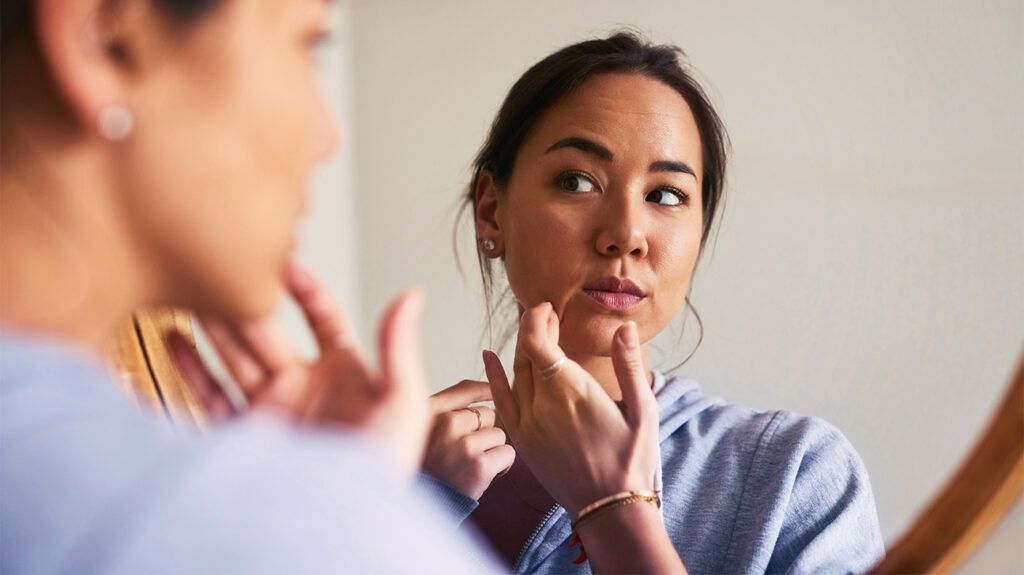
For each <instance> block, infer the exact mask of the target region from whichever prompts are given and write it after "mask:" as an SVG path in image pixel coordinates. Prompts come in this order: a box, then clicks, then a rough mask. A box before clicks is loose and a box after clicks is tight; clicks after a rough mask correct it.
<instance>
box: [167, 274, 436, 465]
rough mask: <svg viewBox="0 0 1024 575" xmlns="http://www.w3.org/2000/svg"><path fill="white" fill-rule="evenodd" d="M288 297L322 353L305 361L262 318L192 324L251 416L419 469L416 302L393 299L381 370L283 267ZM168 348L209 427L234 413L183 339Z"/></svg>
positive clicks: (383, 329)
mask: <svg viewBox="0 0 1024 575" xmlns="http://www.w3.org/2000/svg"><path fill="white" fill-rule="evenodd" d="M286 285H287V288H288V291H289V293H290V294H291V296H292V297H293V298H294V299H295V301H296V302H297V303H298V305H299V307H300V308H301V309H302V312H303V314H304V316H305V318H306V321H307V322H308V324H309V326H310V329H311V330H312V331H313V334H314V335H315V337H316V340H317V344H318V346H319V349H320V356H319V357H318V358H316V359H315V360H314V361H312V362H310V361H308V360H306V359H305V358H303V357H302V356H301V355H300V354H299V352H298V349H297V348H296V347H295V345H294V344H293V343H292V342H291V341H290V340H289V339H288V338H287V337H286V335H285V334H284V331H283V330H282V329H281V327H280V326H279V325H277V324H276V323H274V322H273V321H272V320H271V319H270V318H265V319H261V320H256V321H246V322H237V323H230V322H225V321H223V320H220V319H215V318H210V317H204V318H200V322H201V324H202V325H203V328H204V329H205V330H206V333H207V334H208V335H209V338H210V341H211V342H212V344H213V346H214V348H215V349H216V350H217V353H218V354H219V355H220V357H221V358H222V359H223V361H224V364H225V366H226V367H227V369H228V371H229V372H230V373H231V376H232V378H233V379H234V380H235V382H236V383H237V384H238V387H239V388H240V389H241V391H242V392H243V393H244V394H245V397H246V399H247V400H248V404H249V407H248V411H249V412H264V413H271V414H274V415H276V416H281V417H284V418H286V419H288V420H290V421H292V422H294V423H296V424H299V425H310V426H317V427H340V428H344V429H348V430H355V431H360V432H365V433H366V434H367V435H369V436H370V437H371V438H373V439H375V440H377V441H379V442H381V443H383V444H384V445H385V446H386V447H387V448H388V451H389V455H390V456H392V457H393V458H394V459H395V460H396V461H397V463H398V464H399V466H400V468H401V469H402V470H403V472H405V473H406V474H407V475H408V476H411V475H412V474H413V473H414V472H415V471H416V470H417V469H419V467H420V462H421V461H422V458H423V451H424V447H425V442H426V435H427V431H428V425H429V416H430V414H429V412H428V410H427V406H426V403H425V402H424V397H425V396H426V376H425V373H424V369H423V359H422V353H421V344H420V336H419V322H420V316H421V313H422V311H423V296H422V294H421V293H420V292H419V291H417V290H409V291H406V292H404V293H402V294H400V295H399V296H398V297H396V298H395V299H394V301H393V302H392V303H391V305H390V306H389V307H388V310H387V311H386V312H385V314H384V317H383V319H382V320H381V323H380V328H379V349H380V355H381V357H380V369H379V370H377V369H374V368H373V367H372V366H371V365H370V364H369V363H368V362H367V361H366V359H365V358H364V355H363V353H362V351H361V350H360V349H359V346H358V344H357V343H356V339H355V335H354V332H353V331H352V329H351V327H350V326H349V325H348V323H347V322H346V321H345V318H344V316H343V314H342V313H341V309H340V307H339V306H338V305H337V302H335V300H334V299H333V298H332V297H331V296H330V294H329V293H328V291H327V290H326V288H325V287H324V286H323V285H322V284H320V282H319V281H317V280H316V278H314V277H313V276H312V274H310V273H309V272H308V271H306V270H304V269H302V268H300V267H299V266H297V265H291V266H289V268H288V271H287V273H286ZM167 343H168V345H169V347H170V349H171V352H172V355H173V356H174V359H175V362H176V364H177V366H178V370H179V372H180V373H181V375H182V377H183V378H184V379H185V381H186V382H187V383H188V385H189V386H190V387H191V388H192V390H193V391H194V392H195V395H196V396H197V397H198V398H199V400H200V401H201V402H202V403H203V405H204V406H205V407H206V411H207V414H208V415H209V417H210V419H211V421H213V422H216V421H219V420H223V419H225V418H230V417H235V416H237V415H240V414H239V413H238V412H237V411H236V410H235V409H234V408H233V406H232V403H231V401H229V397H228V396H227V394H226V393H225V388H224V387H223V386H222V385H221V384H220V383H219V382H218V381H216V379H215V378H214V377H213V376H212V375H211V374H210V372H209V371H208V369H207V368H206V366H205V365H204V363H203V361H202V359H201V358H200V357H199V354H198V351H197V350H196V349H195V348H194V347H193V346H192V345H191V344H189V343H188V342H187V341H186V340H185V339H184V338H183V337H182V336H181V334H177V333H172V334H169V336H168V338H167Z"/></svg>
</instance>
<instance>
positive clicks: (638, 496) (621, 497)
mask: <svg viewBox="0 0 1024 575" xmlns="http://www.w3.org/2000/svg"><path fill="white" fill-rule="evenodd" d="M641 501H646V502H648V503H653V504H654V505H656V506H657V507H659V508H660V507H661V495H660V494H659V493H658V492H657V491H622V492H620V493H616V494H615V495H609V496H608V497H605V498H603V499H598V500H597V501H595V502H593V503H591V504H590V505H587V506H586V507H584V508H583V509H581V510H580V514H579V516H578V517H577V518H576V520H575V521H573V522H572V537H570V538H569V549H572V548H573V547H576V546H577V545H579V547H580V554H579V556H577V557H576V559H574V560H573V564H576V565H579V564H580V563H583V562H584V561H586V560H587V550H586V549H584V548H583V542H582V541H581V540H580V536H579V533H577V530H578V529H579V526H580V525H582V524H583V523H584V522H586V521H589V520H591V519H593V518H594V517H597V516H599V515H603V514H604V513H605V512H607V511H611V510H612V509H615V508H616V507H622V506H624V505H631V504H633V503H639V502H641Z"/></svg>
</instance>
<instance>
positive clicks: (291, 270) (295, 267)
mask: <svg viewBox="0 0 1024 575" xmlns="http://www.w3.org/2000/svg"><path fill="white" fill-rule="evenodd" d="M287 274H288V277H289V279H290V280H291V283H292V286H294V287H296V288H298V289H300V290H305V289H309V288H310V286H312V284H313V278H312V276H310V275H309V272H307V271H306V270H305V268H303V267H302V266H300V265H299V264H297V263H295V262H288V270H287Z"/></svg>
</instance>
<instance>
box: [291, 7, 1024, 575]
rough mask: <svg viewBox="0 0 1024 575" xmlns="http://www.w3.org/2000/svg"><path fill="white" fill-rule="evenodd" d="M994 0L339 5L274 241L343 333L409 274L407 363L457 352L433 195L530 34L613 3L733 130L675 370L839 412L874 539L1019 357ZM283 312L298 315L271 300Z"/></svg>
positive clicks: (924, 499)
mask: <svg viewBox="0 0 1024 575" xmlns="http://www.w3.org/2000/svg"><path fill="white" fill-rule="evenodd" d="M1021 11H1022V7H1021V5H1020V3H1014V2H985V3H980V4H976V3H972V4H970V5H967V4H963V5H953V6H942V7H939V6H936V5H935V4H932V3H926V2H911V3H899V4H887V3H860V2H858V3H853V2H850V3H842V4H836V3H829V4H813V3H786V4H783V5H779V4H771V5H768V4H749V5H734V4H729V3H724V4H723V3H717V4H695V5H690V4H680V3H678V2H668V1H666V2H644V3H640V4H636V3H629V4H625V3H619V2H610V1H597V2H587V3H582V2H564V3H557V4H552V3H550V2H541V1H533V0H530V1H524V2H517V3H514V4H508V5H504V4H486V5H485V4H482V3H477V2H469V1H464V2H458V1H451V2H441V3H436V2H435V3H419V2H397V1H396V2H370V1H355V2H352V3H349V4H346V5H345V6H343V7H342V8H341V10H340V14H339V34H338V41H337V42H336V47H335V48H334V49H332V50H331V51H330V52H329V53H327V54H325V56H324V59H323V62H322V65H323V70H324V79H325V86H326V89H327V90H328V92H329V93H331V95H332V98H333V101H334V103H335V105H336V108H337V113H338V114H339V115H340V116H341V118H342V124H343V125H344V126H346V127H347V138H346V146H345V150H344V152H343V153H342V154H341V155H339V157H338V158H337V159H336V160H335V161H334V162H332V163H331V164H330V165H329V166H328V168H327V169H326V170H325V171H324V172H323V173H322V174H321V175H320V177H319V180H318V181H317V184H316V192H315V196H314V198H313V203H312V205H313V206H314V209H313V212H312V213H311V214H310V216H309V219H308V222H307V225H306V228H305V232H304V238H303V239H304V245H303V251H302V257H303V259H304V260H305V261H306V262H307V263H308V264H310V265H311V266H312V267H314V268H315V269H317V270H319V271H320V272H321V273H323V274H324V275H325V279H326V281H327V282H328V284H329V285H330V286H331V288H332V289H333V290H334V291H335V292H336V293H337V294H338V295H339V296H340V297H341V298H342V300H343V301H344V303H345V304H346V309H347V310H350V313H352V314H354V315H355V316H356V317H355V319H356V321H357V323H358V324H359V325H360V326H361V328H362V329H361V332H362V333H363V336H364V337H363V339H364V340H365V341H372V334H373V330H374V327H375V326H374V322H375V318H376V317H378V315H379V312H380V310H381V309H382V308H383V306H384V304H385V303H386V301H387V299H388V297H389V296H390V295H391V294H393V293H394V292H395V291H397V290H398V289H400V288H401V287H402V286H404V285H407V284H410V283H420V284H422V285H424V287H425V288H426V290H427V294H428V307H427V316H426V323H425V338H424V341H425V342H426V352H427V362H428V367H429V369H430V377H431V383H432V385H434V386H435V388H436V389H440V388H442V387H445V386H448V385H451V384H453V383H455V382H457V381H459V380H460V379H463V378H467V377H469V378H479V377H480V376H481V374H482V367H481V365H480V361H479V349H480V347H481V346H488V345H490V342H489V341H488V340H487V339H486V338H485V337H483V336H482V334H483V333H484V331H485V330H484V318H485V313H484V305H483V300H482V297H481V292H480V288H479V286H478V284H479V282H478V281H477V272H476V267H475V266H476V263H475V255H474V254H475V246H474V244H473V241H472V240H473V232H472V227H471V226H470V225H469V224H468V222H467V220H466V219H465V218H463V219H459V220H457V219H456V213H457V209H456V204H457V201H458V199H459V198H460V195H461V194H462V193H463V191H464V189H465V187H466V185H467V184H468V181H469V176H470V173H469V166H470V163H471V161H472V158H473V156H474V154H475V152H476V151H477V149H478V148H479V146H480V144H481V143H482V141H483V139H484V137H485V135H486V133H487V129H488V126H489V123H490V122H491V121H492V119H493V117H494V114H495V112H496V110H497V108H498V106H499V105H500V103H501V101H502V98H503V97H504V95H505V93H506V91H507V90H508V88H509V87H510V85H511V83H512V82H513V81H514V80H515V79H516V78H517V77H518V76H519V75H520V74H521V73H522V72H523V71H524V70H525V69H526V68H527V67H528V66H529V65H531V64H532V63H534V62H536V61H537V60H539V59H540V58H542V57H543V56H545V55H547V54H549V53H550V52H552V51H554V50H555V49H557V48H559V47H561V46H563V45H566V44H568V43H571V42H575V41H577V40H579V39H582V38H586V37H592V36H601V35H604V34H606V33H607V32H608V31H610V30H613V29H616V28H618V27H621V26H629V27H633V28H635V29H637V30H639V31H640V32H641V33H643V34H645V35H646V36H648V37H649V38H651V39H653V40H655V41H657V42H666V43H673V44H677V45H679V46H680V47H682V48H683V49H684V50H685V51H686V53H687V55H688V57H689V60H690V63H691V64H692V65H693V66H694V68H695V69H696V70H697V71H698V72H699V77H700V78H701V80H702V82H703V83H704V85H705V87H706V89H707V91H708V93H709V95H710V96H711V99H712V101H713V102H714V103H715V105H716V106H717V108H718V111H719V113H720V114H721V116H722V117H723V119H724V121H725V124H726V126H727V128H728V130H729V133H730V136H731V140H732V149H733V155H732V160H731V164H730V173H729V184H728V190H727V192H726V201H725V207H724V211H723V213H722V219H721V220H720V224H719V226H718V227H717V228H716V230H715V232H714V233H713V234H712V239H711V242H710V243H709V245H708V249H707V251H706V253H705V254H704V256H703V258H702V260H701V262H700V264H699V267H698V271H697V273H696V276H695V278H694V284H693V291H692V300H693V303H694V305H695V307H696V309H697V310H698V311H699V313H700V317H701V319H702V322H703V341H702V343H701V344H700V347H699V349H698V350H697V351H696V353H695V354H694V355H693V357H692V358H691V359H690V360H689V361H688V362H687V363H686V364H685V365H683V366H682V367H681V368H679V370H678V372H680V373H684V374H686V375H689V376H691V377H693V378H695V379H696V380H697V381H699V382H700V384H701V385H702V388H703V389H704V390H705V391H706V392H708V393H711V394H714V395H719V396H722V397H725V398H726V399H727V400H729V401H730V402H734V403H739V404H743V405H748V406H751V407H754V408H758V409H788V410H793V411H796V412H799V413H802V414H808V415H816V416H819V417H822V418H824V419H826V420H827V421H829V422H831V423H832V424H834V425H836V426H837V427H838V428H839V429H840V430H842V431H843V433H844V434H845V435H846V437H847V438H849V440H850V441H851V442H852V444H853V445H854V446H855V447H856V449H857V450H858V452H859V453H860V455H861V457H862V458H863V460H864V462H865V465H866V467H867V469H868V472H869V474H870V477H871V481H872V487H873V491H874V495H875V499H876V503H877V507H878V513H879V518H880V521H881V525H882V531H883V535H884V537H885V539H886V541H888V542H890V553H891V552H892V550H893V549H895V547H893V545H894V544H895V542H897V541H900V537H901V535H902V534H908V535H906V537H910V538H911V539H912V538H913V537H914V535H913V534H914V533H915V532H916V533H924V532H921V531H915V529H916V528H915V527H913V526H912V524H913V521H914V519H915V518H920V521H923V522H924V523H923V524H927V523H928V521H931V520H930V519H929V517H933V515H929V513H932V510H938V509H940V507H936V506H937V505H939V504H938V503H934V504H931V503H930V502H931V501H932V497H933V496H935V495H936V494H940V496H939V497H938V499H935V501H936V502H939V501H943V500H945V499H943V496H954V495H951V493H952V494H955V490H954V491H953V492H951V491H950V490H949V489H947V490H946V491H942V490H943V488H944V487H949V486H951V485H956V483H948V482H949V481H952V480H951V479H950V478H953V477H956V473H957V471H958V470H961V471H963V469H966V468H962V467H960V465H961V462H963V461H971V454H972V453H975V454H977V453H980V452H978V451H972V449H974V446H975V442H976V441H977V440H978V438H979V437H983V436H985V435H984V434H985V430H986V429H987V427H986V426H987V425H989V422H990V417H991V415H992V414H993V413H1002V412H1000V411H999V407H998V406H999V405H1001V403H1000V402H1002V401H1004V400H1005V398H1006V397H1012V396H1008V395H1005V394H1006V393H1007V392H1006V382H1007V381H1008V380H1014V381H1017V382H1019V380H1020V376H1019V375H1017V376H1016V379H1014V374H1013V370H1012V366H1014V365H1015V364H1016V363H1017V362H1018V359H1019V356H1020V353H1021V342H1022V341H1024V305H1021V302H1022V301H1024V266H1022V262H1024V228H1022V227H1021V224H1020V222H1022V221H1024V171H1022V170H1021V167H1020V165H1021V164H1020V159H1021V158H1022V157H1024V139H1022V138H1021V134H1022V133H1024V115H1022V114H1021V110H1020V102H1021V101H1024V97H1022V96H1024V89H1022V88H1024V73H1022V72H1024V71H1022V67H1021V59H1020V38H1021V22H1022V21H1024V17H1022V12H1021ZM454 227H457V228H458V229H459V235H458V236H457V242H456V245H457V252H458V256H459V260H460V261H461V262H462V266H463V272H464V273H463V274H461V275H460V270H459V268H458V266H457V264H456V259H455V254H453V253H452V249H451V246H452V241H451V234H452V230H453V228H454ZM284 317H285V321H286V322H289V324H290V325H292V326H293V327H294V328H295V333H296V334H299V333H300V330H299V328H298V326H299V321H298V320H297V318H296V314H294V313H293V312H292V311H287V312H285V314H284ZM694 327H695V325H694V322H693V320H692V318H690V319H686V320H685V321H684V320H683V319H682V318H680V321H678V322H676V325H675V326H674V327H673V329H671V330H669V332H667V333H666V334H665V335H664V337H663V338H662V339H661V340H660V341H659V342H658V348H659V350H661V353H660V357H659V355H658V354H656V355H655V357H654V359H655V360H656V363H655V365H656V366H659V367H662V368H669V367H672V366H673V365H675V364H677V363H678V362H679V361H681V360H682V359H683V358H685V357H686V356H687V355H688V354H689V353H690V351H692V349H693V347H694V345H695V344H696V340H697V333H696V331H695V329H694ZM1018 373H1019V372H1018ZM1008 405H1011V407H1012V402H1011V404H1008ZM1020 405H1021V403H1020V401H1017V403H1016V409H1017V411H1018V413H1019V408H1020ZM994 425H998V424H994ZM1017 429H1018V430H1019V429H1020V427H1019V425H1018V427H1017ZM1018 439H1019V436H1018ZM1020 452H1021V449H1020V447H1019V442H1017V443H1016V444H1014V445H1011V446H1009V447H1006V448H1004V450H1003V451H1000V452H999V453H1002V454H1003V456H1002V459H1000V457H998V456H995V459H996V460H1000V461H1002V460H1004V459H1005V461H1009V462H1011V463H1013V465H1018V467H1016V468H1015V469H1019V461H1020ZM979 457H981V456H979ZM1014 462H1018V463H1014ZM1004 471H1005V470H1004ZM1014 473H1016V475H1014ZM996 475H999V473H996ZM1000 476H1001V477H1002V480H997V479H993V482H994V483H993V485H995V484H998V485H999V486H1004V487H992V488H991V490H990V492H989V496H990V497H989V498H987V499H986V501H989V500H991V499H993V498H995V499H998V500H999V503H998V505H997V506H996V507H997V508H998V509H999V510H1000V512H999V513H991V512H990V513H988V514H987V515H985V517H987V519H986V521H989V523H990V524H992V523H993V522H994V518H996V517H998V516H1001V515H1002V511H1006V510H1007V509H1010V508H1011V507H1010V504H1011V503H1012V501H1013V499H1014V497H1015V496H1016V494H1019V492H1020V481H1021V480H1020V475H1019V471H1012V470H1010V471H1007V472H1006V473H1005V474H1002V475H1000ZM972 477H977V476H972ZM1008 477H1009V478H1010V479H1007V478H1008ZM1014 477H1016V479H1014ZM968 483H970V481H968ZM1005 485H1010V487H1005ZM950 489H952V488H951V487H950ZM929 505H933V506H932V507H929ZM979 505H980V504H979ZM978 508H979V506H978V505H976V506H975V507H974V509H976V510H977V509H978ZM980 508H984V505H980ZM960 509H963V507H960ZM1013 509H1014V511H1013V512H1012V514H1013V517H1016V519H1013V520H1014V521H1016V522H1017V523H1016V525H1020V519H1019V517H1020V516H1021V513H1022V511H1021V507H1020V504H1017V506H1016V507H1015V508H1013ZM935 513H940V511H935ZM979 513H980V512H979ZM919 524H921V523H920V522H919ZM982 531H983V530H982ZM963 533H966V535H964V537H965V538H968V539H969V538H971V537H974V538H975V539H974V540H973V542H972V543H971V544H969V545H967V546H966V547H960V548H959V549H961V550H963V549H968V552H967V553H961V552H956V553H954V554H953V555H954V556H955V557H954V560H953V562H952V563H930V564H929V565H930V567H928V568H929V569H932V568H935V569H938V568H939V567H942V568H943V569H944V568H949V567H951V566H953V565H955V564H957V563H959V562H960V561H963V560H964V559H965V558H966V556H967V555H968V554H969V550H971V549H973V548H974V546H975V545H976V544H977V543H978V542H979V541H978V540H977V538H978V537H979V536H978V533H979V531H977V530H975V531H971V530H970V529H965V530H964V531H963ZM927 538H928V537H925V539H927ZM932 539H934V537H932ZM904 540H907V539H904ZM953 545H954V542H950V545H949V546H947V547H945V549H946V551H945V552H948V550H949V549H951V548H952V547H951V546H953ZM993 553H995V554H996V555H995V556H994V557H995V558H994V559H991V561H992V563H989V564H990V565H996V566H998V567H999V568H1004V569H1020V568H1021V567H1022V565H1021V563H1020V555H1019V552H1018V551H1017V549H1016V548H1015V547H1012V546H1011V547H1007V548H1003V549H1000V550H997V551H994V552H993ZM933 555H938V553H936V554H933ZM947 557H948V555H947ZM903 565H906V564H903ZM918 565H920V563H918ZM936 565H939V567H936ZM882 569H883V571H885V570H887V569H888V567H886V566H883V567H882ZM894 570H898V569H894Z"/></svg>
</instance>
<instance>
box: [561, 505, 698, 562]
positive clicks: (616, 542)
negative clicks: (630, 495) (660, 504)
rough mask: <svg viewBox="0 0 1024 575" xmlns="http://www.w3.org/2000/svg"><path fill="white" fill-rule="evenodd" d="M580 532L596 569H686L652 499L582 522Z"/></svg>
mask: <svg viewBox="0 0 1024 575" xmlns="http://www.w3.org/2000/svg"><path fill="white" fill-rule="evenodd" d="M576 534H577V535H578V536H579V538H580V542H581V543H582V545H583V547H584V549H585V550H586V557H587V559H588V560H589V561H590V563H591V566H592V567H593V569H594V571H595V572H602V571H606V572H644V573H685V572H686V570H685V568H684V567H683V563H682V560H681V559H680V558H679V555H678V553H677V552H676V550H675V547H674V546H673V545H672V540H671V539H669V536H668V532H667V531H666V530H665V524H664V522H663V521H662V519H661V512H660V511H659V510H658V508H657V507H656V506H655V505H652V504H650V503H647V502H642V501H641V502H637V503H633V504H630V505H621V506H618V507H615V508H613V509H609V510H608V511H606V512H604V513H601V514H600V515H597V516H594V517H593V518H591V519H589V520H587V521H585V522H583V523H582V524H580V525H579V526H578V528H577V530H576ZM626 551H628V552H626Z"/></svg>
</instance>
